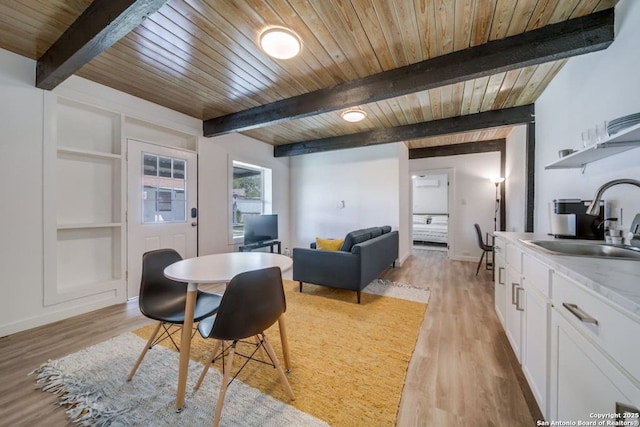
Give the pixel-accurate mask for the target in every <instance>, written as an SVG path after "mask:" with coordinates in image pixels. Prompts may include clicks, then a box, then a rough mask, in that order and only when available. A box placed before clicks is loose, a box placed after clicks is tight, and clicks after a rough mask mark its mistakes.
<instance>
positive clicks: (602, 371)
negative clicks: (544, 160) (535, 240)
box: [495, 233, 640, 425]
mask: <svg viewBox="0 0 640 427" xmlns="http://www.w3.org/2000/svg"><path fill="white" fill-rule="evenodd" d="M506 234H508V233H506ZM497 237H498V238H500V240H502V241H503V242H504V243H500V244H499V245H504V247H505V250H504V251H503V253H504V262H505V268H504V271H505V280H504V281H505V287H504V296H505V298H504V300H505V301H506V303H505V305H504V316H503V317H504V328H505V333H506V335H507V338H508V340H509V343H510V345H511V346H512V348H513V351H514V353H515V355H516V357H517V359H518V361H519V362H520V363H521V366H522V370H523V373H524V376H525V378H526V380H527V382H528V384H529V387H530V389H531V391H532V393H533V395H534V397H535V399H536V402H537V403H538V406H539V407H540V410H541V412H542V414H543V415H544V418H545V419H546V420H548V421H567V422H572V423H577V422H578V421H584V422H585V423H586V422H594V421H596V424H595V425H597V421H602V419H595V418H593V414H611V413H615V412H620V411H624V410H625V409H622V408H628V409H626V410H631V411H636V412H637V411H638V408H640V364H639V363H638V362H637V360H638V355H639V354H640V340H638V339H637V337H639V336H640V318H639V317H638V315H637V314H635V313H633V312H631V311H627V310H625V309H624V308H623V307H621V306H619V305H617V304H615V303H614V302H612V301H611V299H609V298H607V297H606V288H604V289H603V288H600V287H595V286H594V285H591V286H592V287H588V286H585V285H588V282H585V283H582V282H579V281H577V279H576V278H574V277H573V276H569V275H567V274H573V273H572V272H573V270H571V271H569V272H567V268H566V267H564V266H563V261H562V259H561V258H560V257H555V258H554V257H551V258H547V257H545V256H540V254H539V253H536V254H533V253H531V251H530V250H529V249H528V248H527V247H526V245H524V244H521V243H520V241H517V240H514V239H511V238H509V237H508V236H507V235H504V236H497ZM496 255H497V256H496V260H497V261H496V263H497V268H499V266H498V263H499V262H500V257H499V256H498V252H496ZM614 262H616V261H614ZM608 267H609V266H608V265H607V268H608ZM576 274H577V277H580V273H579V272H577V273H576ZM500 281H501V277H500V274H499V271H497V272H496V279H495V286H496V290H495V295H496V311H497V312H498V316H499V317H500V313H499V312H500V310H501V306H500V304H499V301H498V299H500V298H501V297H500V295H501V294H500V292H501V290H500V289H498V286H501V285H500ZM609 420H610V421H615V420H612V419H609ZM572 425H578V424H572ZM584 425H587V424H584ZM592 425H593V424H592ZM603 425H604V424H603ZM609 425H613V424H609Z"/></svg>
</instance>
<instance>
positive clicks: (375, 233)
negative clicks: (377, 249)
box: [371, 227, 382, 239]
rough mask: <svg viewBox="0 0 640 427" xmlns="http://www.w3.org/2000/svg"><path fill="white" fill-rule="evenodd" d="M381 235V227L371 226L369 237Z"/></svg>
mask: <svg viewBox="0 0 640 427" xmlns="http://www.w3.org/2000/svg"><path fill="white" fill-rule="evenodd" d="M378 236H382V227H373V228H371V238H372V239H373V238H374V237H378Z"/></svg>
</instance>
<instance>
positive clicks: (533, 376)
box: [522, 277, 551, 415]
mask: <svg viewBox="0 0 640 427" xmlns="http://www.w3.org/2000/svg"><path fill="white" fill-rule="evenodd" d="M523 287H524V292H522V293H523V294H524V298H525V301H524V304H523V305H524V312H523V316H524V319H523V320H524V321H523V328H522V329H523V331H524V334H523V335H524V337H523V344H522V371H523V373H524V376H525V378H526V379H527V382H528V383H529V386H530V387H531V392H532V393H533V396H534V397H535V399H536V402H537V403H538V406H539V407H540V411H541V412H542V413H543V414H545V415H546V414H547V406H548V405H547V397H548V392H547V387H548V380H547V379H548V375H549V370H548V367H549V325H550V318H551V302H550V301H549V299H548V298H546V297H545V296H544V295H542V294H541V293H540V292H539V291H538V290H537V288H536V287H535V286H533V285H532V283H531V281H529V280H527V278H526V277H525V278H523Z"/></svg>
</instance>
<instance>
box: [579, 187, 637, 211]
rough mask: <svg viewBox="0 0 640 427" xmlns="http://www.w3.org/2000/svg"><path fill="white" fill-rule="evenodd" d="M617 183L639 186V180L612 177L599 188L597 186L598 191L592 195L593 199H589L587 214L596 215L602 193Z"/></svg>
mask: <svg viewBox="0 0 640 427" xmlns="http://www.w3.org/2000/svg"><path fill="white" fill-rule="evenodd" d="M619 184H631V185H635V186H636V187H640V181H638V180H636V179H625V178H623V179H614V180H613V181H609V182H607V183H605V184H603V185H602V186H601V187H600V188H598V191H596V195H595V196H593V200H592V201H591V204H590V205H589V207H588V208H587V214H589V215H596V216H597V215H598V213H600V200H601V199H602V194H603V193H604V192H605V191H606V190H607V189H609V188H611V187H613V186H614V185H619Z"/></svg>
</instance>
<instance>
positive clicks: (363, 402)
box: [134, 281, 427, 427]
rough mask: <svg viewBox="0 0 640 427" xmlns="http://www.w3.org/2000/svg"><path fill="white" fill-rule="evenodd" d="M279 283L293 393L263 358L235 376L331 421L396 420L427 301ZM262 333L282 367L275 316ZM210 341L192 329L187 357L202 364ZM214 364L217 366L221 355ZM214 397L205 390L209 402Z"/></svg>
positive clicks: (385, 422) (149, 329)
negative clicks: (359, 299) (359, 297)
mask: <svg viewBox="0 0 640 427" xmlns="http://www.w3.org/2000/svg"><path fill="white" fill-rule="evenodd" d="M284 287H285V294H286V299H287V312H286V314H285V316H286V325H287V336H288V340H289V348H290V354H291V372H290V373H288V374H287V376H288V379H289V382H290V384H291V387H292V389H293V392H294V394H295V397H296V400H294V401H290V400H289V398H288V396H287V395H286V392H285V390H284V388H283V386H282V384H281V383H280V381H279V379H278V375H277V373H276V371H275V370H274V369H272V368H270V367H268V366H266V365H262V364H260V363H255V362H253V363H249V364H248V365H247V366H246V367H245V369H244V370H243V371H242V372H241V373H240V376H239V377H238V379H240V380H241V381H242V382H244V383H245V384H247V385H249V386H251V387H254V388H257V389H258V390H260V391H262V392H263V393H266V394H269V395H271V396H273V397H275V398H276V399H279V400H281V401H283V402H286V403H288V404H291V405H293V406H294V407H296V408H297V409H299V410H301V411H303V412H306V413H308V414H310V415H313V416H315V417H317V418H320V419H322V420H325V421H326V422H328V423H329V424H331V425H332V426H345V427H346V426H349V427H351V426H355V425H363V426H364V425H366V426H393V425H395V421H396V416H397V411H398V406H399V403H400V397H401V394H402V388H403V385H404V380H405V375H406V371H407V366H408V364H409V360H410V359H411V355H412V353H413V350H414V347H415V343H416V340H417V337H418V331H419V329H420V325H421V324H422V320H423V318H424V313H425V310H426V307H427V305H426V304H424V303H420V302H414V301H408V300H404V299H398V298H390V297H383V296H380V295H372V294H367V293H363V294H362V303H361V304H356V302H355V301H356V297H355V292H351V291H343V290H339V289H332V288H327V287H324V286H315V285H307V284H305V285H304V288H303V293H299V292H298V284H297V283H296V282H291V281H285V282H284ZM152 330H153V325H150V326H147V327H144V328H141V329H138V330H136V331H134V333H135V334H137V335H138V336H140V337H142V338H145V339H146V338H148V336H149V334H151V332H152ZM266 335H267V337H268V338H269V341H270V342H271V344H272V345H273V347H274V348H275V351H276V354H277V355H278V357H279V362H280V364H281V365H282V366H284V359H283V357H282V348H281V345H280V335H279V331H278V325H277V323H276V324H275V325H274V326H273V327H272V328H270V329H269V330H267V331H266ZM169 345H170V344H167V346H169ZM213 345H214V341H213V340H204V339H202V338H201V337H200V335H199V334H196V336H195V337H194V339H193V341H192V344H191V349H192V350H191V358H192V359H194V360H197V361H199V362H202V363H206V360H207V358H208V357H209V356H210V354H211V351H212V350H213ZM235 361H237V362H239V363H242V362H243V361H244V360H243V358H236V360H235ZM142 363H143V364H144V363H145V362H144V361H143V362H142ZM213 366H215V367H217V368H218V369H219V370H221V363H220V361H217V362H216V363H215V364H214V365H213ZM199 375H200V372H189V376H190V377H192V376H193V377H194V378H197V376H199ZM206 381H207V379H205V382H206ZM231 387H233V383H232V384H231V385H230V388H231ZM216 399H217V395H215V396H211V402H212V404H213V405H215V400H216Z"/></svg>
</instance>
